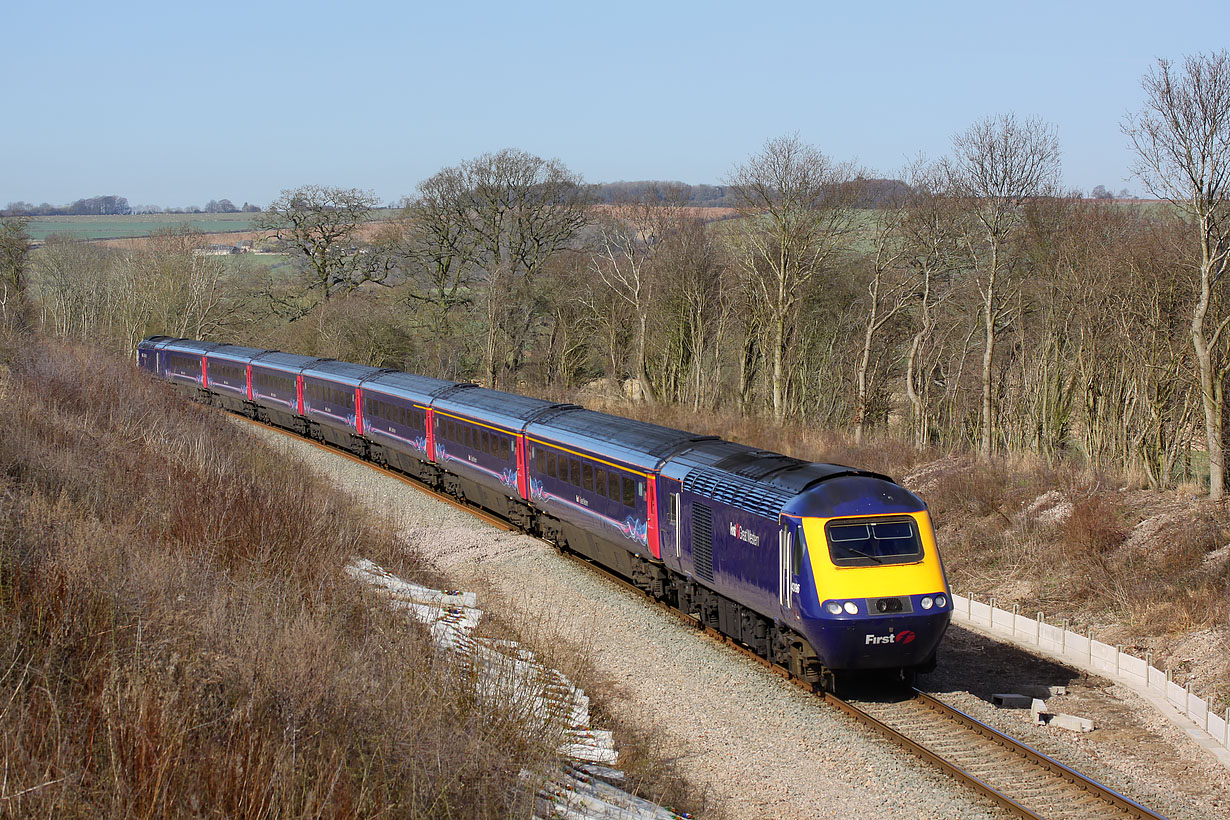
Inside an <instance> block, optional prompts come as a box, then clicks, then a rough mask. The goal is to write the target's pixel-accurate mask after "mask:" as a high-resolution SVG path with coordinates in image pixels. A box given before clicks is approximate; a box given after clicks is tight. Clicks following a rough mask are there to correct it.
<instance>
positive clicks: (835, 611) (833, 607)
mask: <svg viewBox="0 0 1230 820" xmlns="http://www.w3.org/2000/svg"><path fill="white" fill-rule="evenodd" d="M824 608H825V609H827V610H828V611H829V614H830V615H840V614H841V604H839V603H837V602H836V601H829V602H828V603H827V604H825V605H824Z"/></svg>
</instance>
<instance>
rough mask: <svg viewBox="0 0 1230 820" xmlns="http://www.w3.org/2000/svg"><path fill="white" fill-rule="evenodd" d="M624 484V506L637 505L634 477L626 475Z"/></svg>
mask: <svg viewBox="0 0 1230 820" xmlns="http://www.w3.org/2000/svg"><path fill="white" fill-rule="evenodd" d="M623 484H624V506H625V507H635V506H636V483H635V482H634V481H633V480H632V479H630V478H628V477H627V476H624V477H623Z"/></svg>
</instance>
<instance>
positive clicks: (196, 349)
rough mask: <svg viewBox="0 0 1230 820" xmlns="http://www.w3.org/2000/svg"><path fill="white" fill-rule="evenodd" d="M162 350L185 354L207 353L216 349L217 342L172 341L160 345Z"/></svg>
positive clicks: (218, 345)
mask: <svg viewBox="0 0 1230 820" xmlns="http://www.w3.org/2000/svg"><path fill="white" fill-rule="evenodd" d="M162 347H163V349H164V350H177V351H183V352H185V353H208V352H209V351H211V350H213V349H214V348H216V347H221V345H220V344H218V343H217V342H198V341H196V340H195V339H173V340H171V341H169V342H166V343H165V344H163V345H162Z"/></svg>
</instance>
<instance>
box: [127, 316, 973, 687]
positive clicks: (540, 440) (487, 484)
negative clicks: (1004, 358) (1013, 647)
mask: <svg viewBox="0 0 1230 820" xmlns="http://www.w3.org/2000/svg"><path fill="white" fill-rule="evenodd" d="M137 352H138V363H139V366H140V367H141V368H143V369H145V370H147V371H149V372H150V373H152V374H154V375H156V376H158V377H159V378H161V379H164V380H166V381H168V382H170V383H171V384H173V385H174V386H175V387H176V388H177V389H179V390H181V391H183V392H185V393H186V394H188V395H190V396H192V397H193V398H196V399H198V400H201V401H204V402H207V403H210V404H214V405H217V406H220V407H224V408H226V409H227V410H230V411H233V412H239V413H243V414H244V415H247V416H249V417H251V418H254V419H258V420H261V421H264V422H267V423H271V424H274V425H278V426H280V427H283V428H286V429H289V430H292V431H294V432H297V433H299V434H301V435H305V436H310V437H312V438H314V439H317V440H320V441H324V442H329V443H331V444H333V445H335V446H338V447H341V448H343V449H346V450H349V451H350V452H353V453H356V454H358V455H361V456H363V457H365V458H369V459H371V460H372V461H374V462H376V463H378V464H381V465H384V466H388V467H390V468H393V469H396V470H399V471H401V472H403V473H406V474H407V475H410V476H413V477H415V478H417V479H419V480H420V481H422V482H424V483H426V484H428V485H430V486H432V487H434V488H436V489H439V490H442V491H445V492H448V493H450V494H452V495H454V496H456V497H458V498H460V499H464V500H467V501H469V502H471V503H474V504H477V505H479V506H482V507H484V508H486V509H488V510H491V511H492V512H495V513H496V514H498V515H501V516H503V517H504V518H506V519H507V520H509V521H510V522H512V523H514V524H516V525H517V526H519V527H521V528H522V529H524V530H525V531H527V532H530V533H533V534H535V535H539V536H542V537H544V538H546V539H548V540H550V541H552V542H553V543H555V544H556V545H557V546H559V547H560V548H561V549H566V550H569V551H571V552H574V553H577V554H579V555H581V556H584V557H585V558H587V559H589V560H591V561H593V562H595V563H597V564H600V565H602V566H603V567H605V568H607V569H608V570H610V571H612V572H614V573H617V574H619V575H621V576H623V577H625V578H627V579H628V580H630V581H631V582H632V583H634V584H635V585H637V586H638V587H640V588H641V589H643V590H644V591H645V592H647V593H649V594H650V595H652V596H654V597H655V598H658V599H660V600H662V601H665V602H667V603H669V604H671V605H673V606H675V607H677V608H678V609H680V610H681V611H683V612H685V613H687V614H689V615H691V616H693V617H694V618H695V619H697V621H699V622H700V623H702V624H704V625H706V626H709V627H712V628H714V629H716V630H718V631H720V632H722V633H724V634H725V635H727V636H729V637H731V638H732V639H734V640H736V641H738V642H740V643H742V644H744V645H745V646H747V647H749V648H751V649H752V650H754V651H755V652H757V653H758V654H760V655H761V656H763V657H765V658H767V659H769V660H771V661H773V662H775V663H778V664H780V665H782V666H785V667H786V668H788V669H790V670H791V672H793V673H794V674H795V675H796V676H798V677H799V678H802V679H803V680H807V681H811V682H815V683H821V684H823V685H825V686H830V687H831V686H833V685H835V680H836V677H837V676H838V675H844V674H846V673H848V672H858V671H868V672H871V673H872V674H875V675H880V676H885V677H894V678H903V679H909V678H911V677H912V676H913V675H914V674H915V673H916V672H918V671H922V670H928V669H930V668H932V667H933V666H934V664H935V657H936V648H937V646H938V645H939V642H940V639H941V638H942V636H943V634H944V631H945V629H946V628H947V626H948V622H949V620H950V618H951V614H952V605H951V603H950V595H949V590H948V586H947V582H946V580H945V577H944V570H943V565H942V563H941V561H940V556H939V552H938V550H937V547H936V543H935V535H934V530H933V528H932V524H931V520H930V517H929V516H928V513H927V507H926V505H925V504H924V503H923V502H922V500H920V499H919V498H918V497H917V496H915V495H914V494H913V493H911V492H910V491H909V490H907V489H905V488H904V487H902V486H901V485H899V484H897V483H896V482H894V481H893V480H891V479H890V478H888V477H886V476H882V475H877V474H875V473H871V472H867V471H864V470H858V469H854V468H851V467H845V466H841V465H836V464H816V463H811V462H806V461H801V460H799V459H796V458H791V457H789V456H785V455H781V454H780V453H773V452H767V451H764V450H758V449H756V448H752V447H748V446H745V445H742V444H736V443H734V442H729V441H723V440H721V439H718V438H714V437H712V436H700V435H696V434H694V433H689V432H687V431H683V430H675V429H672V428H668V427H662V426H659V425H655V424H649V423H646V422H639V421H633V420H630V419H625V418H621V417H619V416H614V415H610V414H606V413H598V412H594V411H591V410H586V409H584V408H581V407H578V406H576V405H573V404H559V403H554V402H549V401H544V400H541V399H534V398H529V397H526V396H519V395H515V394H511V393H505V392H501V391H497V390H489V389H487V388H483V387H479V386H476V385H472V384H464V383H456V382H451V381H446V380H441V379H435V378H431V377H427V376H418V375H414V374H409V373H400V372H396V371H391V370H387V369H380V368H374V367H366V366H363V365H356V364H351V363H348V362H337V361H333V360H327V359H316V358H312V357H308V356H298V355H294V354H288V353H281V352H277V351H267V350H261V349H257V348H251V347H240V346H235V345H222V344H216V343H212V342H201V341H195V340H190V339H174V338H170V337H165V336H154V337H150V338H148V339H145V340H144V341H142V342H141V343H140V345H139V346H138V351H137Z"/></svg>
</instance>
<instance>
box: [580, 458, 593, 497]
mask: <svg viewBox="0 0 1230 820" xmlns="http://www.w3.org/2000/svg"><path fill="white" fill-rule="evenodd" d="M581 479H582V481H583V482H584V483H583V484H582V485H581V486H582V487H584V488H585V489H587V490H589V491H590V492H593V489H594V465H592V464H590V463H589V462H586V463H585V464H584V465H582V467H581Z"/></svg>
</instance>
